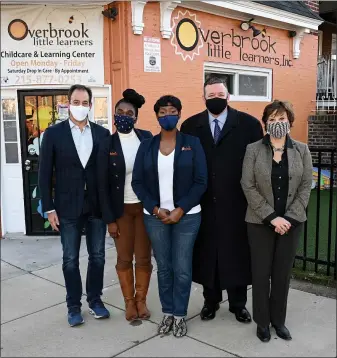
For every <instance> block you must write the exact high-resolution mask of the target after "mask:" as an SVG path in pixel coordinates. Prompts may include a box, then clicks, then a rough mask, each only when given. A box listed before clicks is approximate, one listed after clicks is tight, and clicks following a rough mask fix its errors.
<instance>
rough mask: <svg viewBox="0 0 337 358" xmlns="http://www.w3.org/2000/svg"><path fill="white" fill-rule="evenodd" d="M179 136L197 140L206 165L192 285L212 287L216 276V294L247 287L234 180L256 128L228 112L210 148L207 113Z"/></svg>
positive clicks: (244, 116) (241, 203)
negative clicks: (217, 286) (219, 290)
mask: <svg viewBox="0 0 337 358" xmlns="http://www.w3.org/2000/svg"><path fill="white" fill-rule="evenodd" d="M181 131H182V132H183V133H187V134H190V135H193V136H196V137H198V138H199V139H200V142H201V144H202V146H203V148H204V151H205V154H206V160H207V166H208V188H207V190H206V192H205V194H204V195H203V197H202V199H201V208H202V221H201V226H200V230H199V235H198V238H197V240H196V242H195V246H194V253H193V280H194V281H195V282H197V283H200V284H202V285H204V286H206V287H209V288H212V287H213V285H214V282H215V277H216V276H217V275H218V276H219V280H220V285H221V288H222V289H225V288H228V287H236V286H244V285H247V284H250V283H251V282H250V281H251V276H250V254H249V245H248V238H247V228H246V223H245V215H246V210H247V201H246V198H245V196H244V194H243V191H242V188H241V185H240V180H241V174H242V162H243V158H244V155H245V151H246V147H247V145H248V144H250V143H253V142H256V141H257V140H259V139H261V138H262V137H263V130H262V126H261V123H260V122H259V121H258V120H257V119H256V118H254V117H253V116H251V115H249V114H248V113H244V112H240V111H237V110H236V109H234V108H231V107H228V114H227V120H226V123H225V125H224V127H223V128H222V130H221V134H220V138H219V140H218V142H217V143H216V144H215V143H214V139H213V135H212V132H211V128H210V125H209V115H208V111H207V110H206V111H204V112H201V113H198V114H196V115H194V116H192V117H190V118H189V119H187V120H186V121H185V122H184V123H183V124H182V126H181ZM205 263H206V264H205Z"/></svg>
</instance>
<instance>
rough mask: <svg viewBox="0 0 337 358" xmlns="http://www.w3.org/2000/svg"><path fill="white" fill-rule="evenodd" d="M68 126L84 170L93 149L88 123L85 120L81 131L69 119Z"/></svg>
mask: <svg viewBox="0 0 337 358" xmlns="http://www.w3.org/2000/svg"><path fill="white" fill-rule="evenodd" d="M69 124H70V129H71V134H72V136H73V140H74V143H75V147H76V150H77V154H78V156H79V158H80V161H81V163H82V166H83V168H85V167H86V165H87V163H88V160H89V158H90V155H91V152H92V147H93V142H92V133H91V127H90V122H89V121H88V120H87V124H86V125H85V127H84V128H83V130H82V131H81V129H80V127H79V126H77V125H76V124H75V123H74V122H73V121H72V120H71V119H69Z"/></svg>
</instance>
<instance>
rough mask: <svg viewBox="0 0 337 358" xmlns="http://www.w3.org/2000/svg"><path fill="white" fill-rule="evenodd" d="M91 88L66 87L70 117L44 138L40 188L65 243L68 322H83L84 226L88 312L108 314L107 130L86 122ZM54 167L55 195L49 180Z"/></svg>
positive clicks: (101, 316)
mask: <svg viewBox="0 0 337 358" xmlns="http://www.w3.org/2000/svg"><path fill="white" fill-rule="evenodd" d="M91 100H92V92H91V89H90V88H88V87H85V86H82V85H74V86H72V87H71V88H70V90H69V103H70V111H69V115H70V118H69V120H66V121H63V122H61V123H59V124H56V125H54V126H51V127H49V128H48V129H47V130H46V131H45V133H44V136H43V141H42V146H41V152H40V166H39V188H40V193H41V198H42V209H43V211H44V212H47V213H48V220H49V222H50V224H51V226H52V228H53V229H54V230H56V231H60V234H61V242H62V247H63V274H64V279H65V284H66V290H67V307H68V322H69V325H70V326H71V327H73V326H77V325H80V324H82V323H83V322H84V321H83V317H82V315H81V297H82V281H81V275H80V270H79V251H80V245H81V234H82V230H83V228H85V229H86V241H87V250H88V254H89V263H88V272H87V281H86V292H87V301H88V304H89V312H90V313H91V314H92V315H94V317H95V318H108V317H109V316H110V314H109V311H108V310H107V309H106V308H105V307H104V304H103V302H102V301H101V295H102V289H103V274H104V264H105V236H106V225H105V224H104V222H103V221H102V219H101V213H100V209H99V203H98V199H97V197H98V195H97V192H98V191H97V178H96V157H97V151H98V145H99V143H100V141H102V140H103V139H104V138H106V137H108V136H109V135H110V133H109V131H108V130H107V129H105V128H103V127H101V126H99V125H97V124H95V123H93V122H89V119H88V112H89V110H90V108H91ZM53 170H55V178H56V184H55V199H54V201H53V199H52V191H53V185H52V178H53Z"/></svg>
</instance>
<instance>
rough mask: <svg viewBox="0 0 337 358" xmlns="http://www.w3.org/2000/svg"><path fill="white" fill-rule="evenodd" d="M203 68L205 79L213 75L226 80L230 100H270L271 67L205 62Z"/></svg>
mask: <svg viewBox="0 0 337 358" xmlns="http://www.w3.org/2000/svg"><path fill="white" fill-rule="evenodd" d="M204 69H205V79H206V78H207V77H208V76H211V75H213V76H216V77H220V78H222V79H224V80H225V81H226V83H227V87H228V90H229V93H230V94H231V97H230V98H231V101H258V102H269V101H271V100H272V83H273V82H272V75H273V71H272V69H269V68H263V67H250V66H242V65H232V64H226V63H215V62H206V63H205V65H204Z"/></svg>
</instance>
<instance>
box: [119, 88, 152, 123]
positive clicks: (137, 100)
mask: <svg viewBox="0 0 337 358" xmlns="http://www.w3.org/2000/svg"><path fill="white" fill-rule="evenodd" d="M121 103H129V104H131V105H132V106H133V108H134V110H135V116H136V118H137V117H138V110H139V108H141V107H142V106H143V104H144V103H145V98H144V97H143V96H142V95H141V94H139V93H137V92H136V91H135V90H134V89H132V88H128V89H126V90H125V91H124V92H123V98H122V99H120V100H119V101H118V102H117V103H116V105H115V111H116V109H117V107H118V106H119V105H120V104H121Z"/></svg>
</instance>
